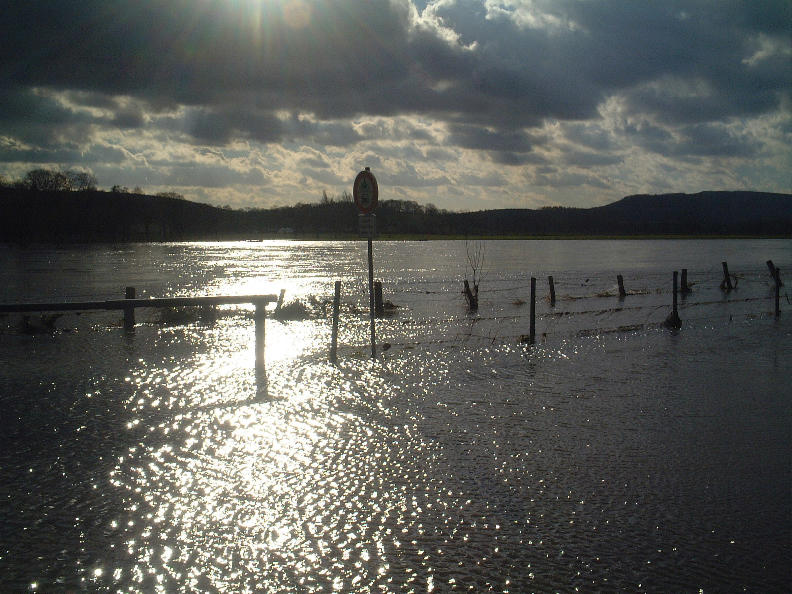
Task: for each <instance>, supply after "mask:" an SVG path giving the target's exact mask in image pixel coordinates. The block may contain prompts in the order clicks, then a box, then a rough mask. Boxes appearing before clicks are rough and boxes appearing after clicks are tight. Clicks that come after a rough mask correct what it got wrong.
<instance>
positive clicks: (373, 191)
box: [352, 167, 379, 214]
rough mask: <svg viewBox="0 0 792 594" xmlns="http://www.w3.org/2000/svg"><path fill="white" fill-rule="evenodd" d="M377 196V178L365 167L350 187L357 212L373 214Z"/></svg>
mask: <svg viewBox="0 0 792 594" xmlns="http://www.w3.org/2000/svg"><path fill="white" fill-rule="evenodd" d="M378 195H379V189H378V188H377V178H376V177H374V174H373V173H371V171H369V169H368V167H366V170H365V171H361V172H360V173H358V174H357V177H356V178H355V183H354V185H353V186H352V196H353V197H354V198H355V204H357V207H358V210H359V211H360V212H362V213H363V214H371V213H372V212H374V209H375V208H377V197H378Z"/></svg>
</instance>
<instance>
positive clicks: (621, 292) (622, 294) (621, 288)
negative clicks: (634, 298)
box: [616, 274, 627, 299]
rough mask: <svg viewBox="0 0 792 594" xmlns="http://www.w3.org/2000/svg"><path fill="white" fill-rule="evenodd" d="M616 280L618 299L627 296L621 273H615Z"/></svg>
mask: <svg viewBox="0 0 792 594" xmlns="http://www.w3.org/2000/svg"><path fill="white" fill-rule="evenodd" d="M616 282H617V283H619V299H624V298H625V297H627V291H625V290H624V278H623V277H622V275H621V274H618V275H616Z"/></svg>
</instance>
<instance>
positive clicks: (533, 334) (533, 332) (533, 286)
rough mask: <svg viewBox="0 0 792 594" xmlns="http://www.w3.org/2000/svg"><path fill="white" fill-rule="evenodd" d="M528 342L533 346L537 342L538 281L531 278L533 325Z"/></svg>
mask: <svg viewBox="0 0 792 594" xmlns="http://www.w3.org/2000/svg"><path fill="white" fill-rule="evenodd" d="M528 340H529V341H530V342H531V343H532V344H533V342H534V341H535V340H536V279H535V278H534V277H531V325H530V328H529V331H528Z"/></svg>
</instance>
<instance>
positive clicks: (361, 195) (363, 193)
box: [352, 167, 379, 359]
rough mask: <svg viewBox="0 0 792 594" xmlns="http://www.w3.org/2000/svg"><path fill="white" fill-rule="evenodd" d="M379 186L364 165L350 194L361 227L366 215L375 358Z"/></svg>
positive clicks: (372, 340) (373, 357)
mask: <svg viewBox="0 0 792 594" xmlns="http://www.w3.org/2000/svg"><path fill="white" fill-rule="evenodd" d="M378 195H379V188H378V187H377V178H376V177H374V174H373V173H371V169H370V168H368V167H366V169H365V170H364V171H361V172H360V173H358V174H357V177H356V178H355V183H354V184H353V186H352V196H353V197H354V199H355V204H356V205H357V207H358V210H359V211H360V212H361V227H363V221H362V219H363V217H367V218H368V221H367V223H368V224H367V225H365V227H366V235H367V236H368V273H369V313H370V316H371V358H372V359H376V358H377V339H376V331H375V329H374V250H373V247H372V244H371V241H372V239H373V238H374V216H375V215H374V214H373V213H374V209H375V208H376V207H377V198H378Z"/></svg>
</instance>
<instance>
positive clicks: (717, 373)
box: [0, 244, 792, 592]
mask: <svg viewBox="0 0 792 594" xmlns="http://www.w3.org/2000/svg"><path fill="white" fill-rule="evenodd" d="M358 247H359V246H353V248H352V249H350V248H349V247H346V248H344V247H343V246H341V247H334V248H333V249H329V248H327V247H325V246H322V245H318V246H316V247H313V245H312V246H310V248H306V246H303V245H299V244H298V245H297V246H294V245H290V244H276V245H269V244H266V245H264V246H262V247H260V248H258V246H254V247H250V246H247V245H244V244H241V245H235V246H222V245H220V246H217V245H211V246H200V245H198V246H196V245H186V246H172V247H169V248H168V249H171V250H173V255H172V256H173V257H172V259H169V257H167V256H162V254H160V255H159V256H158V257H160V258H161V260H162V262H163V265H162V266H161V269H162V270H168V271H169V272H168V273H167V274H163V277H162V285H161V286H156V285H157V283H153V285H152V286H151V287H150V289H149V291H150V292H151V293H152V294H154V293H156V294H158V295H161V294H164V293H166V292H168V291H172V292H174V293H179V294H184V292H187V291H186V290H183V288H184V287H191V288H190V290H192V288H193V287H194V288H196V289H198V290H201V291H203V292H210V293H216V294H220V293H247V292H268V293H269V292H277V290H278V289H280V288H281V287H284V288H288V290H289V292H290V295H292V294H293V295H294V296H296V297H298V298H301V299H304V300H305V299H307V298H308V297H309V296H316V297H317V299H318V300H319V303H318V305H317V306H316V308H315V309H314V310H313V311H314V312H315V315H312V316H311V317H309V318H308V319H304V320H297V321H283V322H281V321H277V320H270V321H269V322H268V324H267V368H266V373H265V375H261V374H259V375H257V374H256V371H255V369H254V368H253V366H252V365H251V363H252V361H253V345H252V320H251V316H252V312H251V311H249V310H245V309H244V308H229V309H227V310H222V311H221V312H220V315H218V316H217V317H216V319H213V320H211V321H204V320H200V319H197V320H188V321H182V322H178V323H173V322H170V323H167V324H163V323H161V322H159V321H157V320H142V322H143V323H141V324H140V325H139V326H138V327H137V329H136V331H135V335H134V336H133V337H131V338H129V339H127V340H124V338H123V333H122V330H121V328H119V327H118V326H117V323H118V321H117V320H113V321H110V322H109V323H107V324H104V323H99V322H97V321H96V319H94V321H92V322H90V327H88V328H83V327H82V326H79V327H77V326H78V325H76V326H75V328H76V329H75V330H73V331H70V332H67V331H59V332H56V333H54V334H36V335H23V334H19V333H16V332H10V331H9V332H6V333H4V334H2V335H0V349H2V357H3V359H4V361H7V362H8V364H7V365H5V366H4V372H3V376H2V391H1V392H0V398H1V400H0V411H2V423H3V432H4V436H3V440H2V444H3V447H2V452H0V469H2V481H0V497H2V499H0V500H2V502H3V503H2V506H3V507H2V509H3V522H2V528H0V536H1V537H2V538H0V576H2V577H0V584H2V586H3V589H4V590H11V591H20V590H25V589H38V590H41V591H52V590H56V591H57V590H69V589H71V590H77V591H80V590H88V591H93V590H111V591H141V592H152V591H162V592H171V591H222V592H257V591H306V592H307V591H317V590H320V589H324V590H335V591H341V592H347V591H383V590H384V591H410V590H414V591H448V590H454V589H459V590H474V591H482V590H484V591H486V590H497V591H506V590H508V591H516V592H521V591H557V590H564V591H574V590H580V591H592V590H606V591H610V590H622V589H623V590H630V591H635V590H646V591H697V590H699V589H703V590H704V591H724V590H735V589H744V588H745V589H748V590H752V591H782V590H786V589H788V587H789V585H790V584H789V574H788V569H787V568H788V562H789V559H790V553H791V552H792V551H791V550H790V539H789V534H790V530H791V529H792V525H790V517H791V514H790V509H791V508H790V499H789V493H790V489H791V488H792V476H791V475H792V470H791V469H792V463H791V462H792V460H791V458H790V450H789V445H788V444H789V437H790V429H789V427H790V420H792V405H791V404H790V402H789V399H788V397H787V396H786V394H788V393H789V391H790V390H789V389H790V387H791V386H790V381H789V378H788V373H786V367H785V364H784V362H785V361H786V360H788V359H789V355H790V354H792V326H790V324H789V321H788V320H787V319H786V317H784V318H782V319H781V320H780V321H775V320H773V319H772V317H770V316H768V315H766V302H764V301H763V302H762V305H761V306H759V305H757V303H756V302H752V301H748V302H739V301H737V300H734V302H733V303H722V302H720V303H717V304H714V305H701V306H698V309H699V310H700V311H703V312H704V313H703V314H696V315H697V316H700V317H701V318H702V319H700V320H695V319H694V320H692V321H691V318H695V317H696V316H694V315H693V314H692V311H693V309H692V308H691V309H690V310H688V315H687V316H683V318H684V319H685V320H687V322H686V325H685V327H684V328H683V331H682V332H679V333H670V332H668V331H666V330H664V329H661V328H657V327H654V326H652V325H651V324H646V323H643V324H642V326H641V327H640V328H638V329H625V330H620V331H615V332H611V331H610V330H612V329H615V328H618V327H619V326H620V325H623V324H622V322H623V321H635V319H636V316H637V317H638V319H639V321H641V322H653V321H655V320H657V319H662V317H663V315H664V314H665V313H666V311H665V310H664V309H661V308H660V306H661V305H662V304H663V303H667V301H665V299H666V297H667V294H665V295H663V294H660V295H659V296H658V294H657V293H655V292H654V291H655V289H656V288H657V287H659V284H656V283H655V281H654V280H653V276H652V275H653V274H655V272H654V271H653V270H652V269H648V270H643V273H642V274H641V275H637V276H636V277H635V278H634V279H632V280H633V283H632V285H633V287H635V286H637V285H639V284H640V283H643V285H642V287H646V288H647V291H646V293H645V294H641V295H640V296H636V297H635V301H636V303H634V306H635V307H637V308H638V309H633V310H626V311H608V308H606V307H605V306H608V305H611V304H610V303H609V300H612V299H613V296H606V297H596V294H597V293H601V292H602V291H601V290H600V287H596V288H595V289H594V290H591V289H589V288H588V287H587V286H584V285H585V284H586V283H585V281H586V278H589V277H588V276H585V277H584V276H582V275H581V276H579V277H573V276H571V275H570V276H568V277H567V278H566V280H565V281H564V282H565V283H566V285H567V293H568V294H573V293H574V292H575V291H576V292H577V293H579V294H581V293H584V294H591V295H594V296H592V297H587V298H586V299H578V300H569V304H570V305H569V307H568V308H565V309H564V311H579V312H582V313H581V314H580V315H578V316H573V315H571V314H570V315H567V316H564V317H565V318H575V320H580V321H573V322H568V321H566V320H562V322H563V323H561V322H559V321H558V320H556V319H554V318H553V317H552V316H551V315H550V314H551V313H552V312H550V311H549V310H548V309H547V306H546V304H542V305H541V306H540V313H541V314H543V315H545V316H546V317H543V318H541V321H542V324H543V325H542V326H540V330H541V331H542V332H545V331H546V334H547V336H546V337H545V339H544V341H540V342H539V343H538V344H535V345H530V346H529V345H521V344H519V343H518V341H517V340H516V339H515V336H518V335H519V334H521V333H523V332H524V331H525V329H524V327H523V326H521V324H523V321H522V320H521V318H520V317H518V316H520V315H521V310H520V309H519V308H520V306H518V305H514V304H513V303H512V302H513V301H514V300H515V297H516V295H517V292H515V291H511V290H503V291H501V292H500V293H497V292H494V293H492V294H490V296H489V297H487V299H486V301H485V303H484V304H483V305H482V308H481V309H482V311H480V313H479V316H480V318H481V319H478V318H477V319H474V320H470V319H468V318H467V316H466V314H465V312H464V308H463V303H462V301H461V296H460V295H458V294H454V295H453V296H450V297H446V295H445V294H444V293H446V292H447V293H450V291H451V290H452V289H451V288H450V287H452V286H454V285H456V284H457V283H456V281H457V280H458V279H457V278H456V277H455V276H454V274H455V272H452V270H455V267H456V266H457V263H456V259H455V258H456V257H455V256H454V257H453V259H452V257H451V256H442V255H441V256H437V254H435V258H434V259H433V260H431V262H432V264H431V266H429V265H427V264H425V263H422V262H423V260H422V258H423V257H424V255H425V254H424V250H427V249H428V248H427V246H425V245H417V246H412V247H411V248H410V249H414V253H413V254H412V256H411V262H412V264H411V266H406V265H405V266H404V269H403V270H402V271H401V275H402V277H401V280H400V281H399V284H398V285H397V286H392V289H391V292H390V293H389V294H390V295H391V296H392V298H393V299H394V301H396V302H398V304H399V305H401V306H402V307H401V311H400V312H399V313H398V315H396V316H394V317H393V318H391V319H388V320H385V321H383V322H382V324H381V330H380V332H381V339H382V340H383V341H384V340H389V341H391V342H392V343H393V345H394V346H393V347H392V348H391V349H390V350H388V351H386V352H385V353H384V354H383V356H382V357H381V359H380V360H379V361H378V362H376V363H372V362H371V361H368V360H367V359H366V357H367V351H366V349H365V337H366V323H365V315H364V314H360V313H355V308H360V305H361V304H362V303H363V301H364V299H363V297H362V296H361V295H362V294H361V293H353V289H350V290H349V292H350V293H353V294H352V295H351V296H348V297H347V300H346V301H345V306H346V309H345V314H344V315H345V317H346V319H347V324H346V327H345V328H344V329H343V331H342V349H341V351H340V357H339V359H340V360H339V364H338V366H331V365H329V364H328V363H327V362H326V354H327V344H328V341H329V327H328V324H327V318H326V317H325V315H324V314H321V313H317V312H321V310H322V306H321V303H320V302H321V300H322V299H324V298H325V297H326V296H327V295H328V294H329V292H330V291H331V290H332V289H331V288H330V287H332V280H333V279H334V278H336V277H341V278H343V279H344V280H345V283H349V284H350V285H352V286H353V287H356V286H357V285H355V283H356V282H357V280H356V278H353V277H354V275H357V276H360V277H361V278H363V276H362V274H361V271H360V270H359V268H360V266H359V263H358V262H357V261H356V258H357V257H358V256H359V254H357V248H358ZM430 247H431V246H430ZM523 247H524V246H523ZM452 248H454V246H453V245H450V244H449V245H445V244H443V245H440V246H434V247H433V250H434V251H435V252H438V251H439V252H443V250H447V251H448V254H451V252H452ZM136 249H141V248H136ZM147 249H149V250H154V251H156V247H154V248H151V247H150V248H147ZM393 249H394V250H396V248H395V247H394V248H393ZM498 249H501V248H498ZM511 249H516V248H514V247H513V248H511ZM559 249H563V248H559ZM787 249H788V248H787ZM262 250H263V251H262ZM314 250H315V251H314ZM320 250H324V252H325V253H326V255H325V256H322V255H321V254H319V255H317V254H318V252H319V251H320ZM334 250H335V251H334ZM147 253H148V256H147V257H150V255H151V252H147ZM783 253H784V252H783V251H782V253H781V255H780V256H779V255H775V256H774V257H775V258H776V259H777V260H778V261H779V263H780V262H784V260H783V258H784V255H783ZM185 254H189V256H190V257H186V256H185ZM262 254H266V255H267V257H266V258H263V257H261V256H262ZM70 257H71V258H73V257H74V256H73V255H72V256H70ZM98 257H99V256H98V255H97V254H90V255H89V256H88V258H89V259H94V260H95V259H98ZM130 257H131V256H130ZM427 258H428V255H427ZM196 259H197V260H198V261H197V262H196ZM757 259H758V260H759V266H758V267H757V268H758V269H759V272H757V273H756V280H752V278H751V277H747V278H745V279H744V280H745V283H744V286H753V292H751V293H750V294H749V293H743V295H745V296H749V295H760V294H761V295H763V297H764V293H763V291H765V287H764V286H763V285H762V284H761V281H760V275H759V273H760V272H762V271H761V265H762V263H763V260H762V259H761V258H757ZM503 260H504V261H507V264H505V265H504V268H503V270H498V271H492V272H491V274H490V280H489V282H490V283H491V285H490V286H492V287H493V288H495V289H509V288H510V287H513V286H518V285H520V284H521V281H520V279H519V278H518V277H517V274H516V272H514V268H512V265H511V264H508V259H505V258H504V259H503ZM131 261H134V257H131ZM335 261H338V262H339V264H338V268H337V269H333V267H332V266H333V264H332V263H333V262H335ZM427 261H429V260H428V259H427ZM512 261H513V262H514V263H515V264H514V266H515V267H516V264H517V263H518V258H517V256H516V255H515V256H514V257H513V260H512ZM780 265H781V264H780ZM135 266H137V264H135ZM355 266H357V268H355ZM392 266H393V267H394V268H395V267H396V266H397V264H392ZM646 266H648V265H646ZM270 267H272V268H270ZM282 267H286V268H287V269H288V274H287V273H286V272H284V271H283V270H282ZM649 268H651V267H649ZM691 268H692V267H691ZM275 270H278V271H280V272H279V274H281V275H285V276H286V278H276V277H275V275H274V274H272V273H273V271H275ZM265 272H266V274H265ZM171 274H173V275H175V276H173V277H171V276H170V275H171ZM586 274H587V275H588V271H587V272H586ZM701 274H702V275H703V272H702V273H701ZM345 275H348V276H345ZM658 275H660V273H658ZM96 276H97V277H99V276H101V275H99V274H96ZM592 276H594V275H592ZM603 276H604V275H603ZM611 276H612V275H611ZM273 279H274V280H273ZM629 279H630V277H629V276H627V275H625V281H626V282H627V281H628V280H629ZM36 282H38V281H36ZM104 282H105V281H104V280H102V281H97V284H98V285H102V283H104ZM136 282H137V281H136ZM592 282H595V283H601V284H603V285H607V283H612V282H613V281H610V280H608V281H604V282H603V281H590V282H589V283H588V284H592ZM751 283H754V284H753V285H752V284H751ZM30 284H31V285H33V284H35V283H30ZM359 284H360V287H362V286H363V281H362V280H361V281H360V283H359ZM165 285H167V286H168V287H170V288H169V289H166V288H165ZM562 286H563V284H562ZM329 288H330V289H329ZM358 288H359V287H358ZM328 289H329V290H328ZM354 290H355V291H356V290H357V289H354ZM743 290H745V289H743ZM422 291H423V292H422ZM426 291H431V292H428V293H427V292H426ZM107 292H108V293H110V292H111V291H110V290H108V291H107ZM704 292H705V290H704V288H703V287H700V288H699V294H701V293H704ZM698 299H699V300H700V301H709V300H710V299H709V298H708V297H706V296H701V297H698ZM639 300H640V301H639ZM581 302H585V303H583V304H582V305H580V306H579V307H578V305H579V304H580V303H581ZM624 305H625V307H627V306H629V304H628V303H625V304H624ZM763 308H764V309H763ZM610 309H613V307H612V305H611V307H610ZM603 310H604V313H603ZM592 311H593V312H595V313H585V312H592ZM729 317H731V322H730V321H729ZM486 318H493V319H489V320H488V319H486ZM78 323H79V324H83V323H84V322H83V320H82V319H81V320H78ZM584 330H586V331H588V330H591V332H583V331H584ZM603 330H609V331H607V332H606V331H603Z"/></svg>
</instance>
